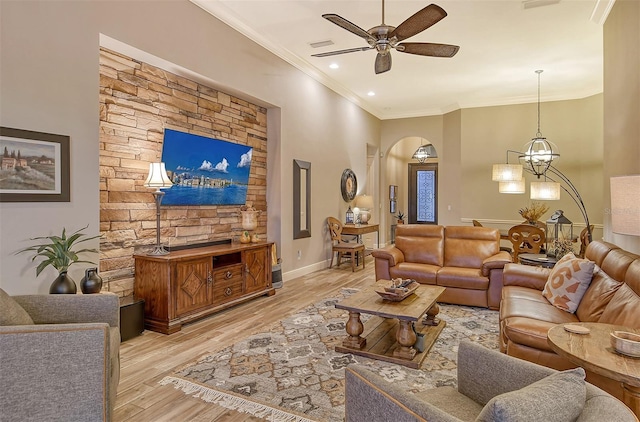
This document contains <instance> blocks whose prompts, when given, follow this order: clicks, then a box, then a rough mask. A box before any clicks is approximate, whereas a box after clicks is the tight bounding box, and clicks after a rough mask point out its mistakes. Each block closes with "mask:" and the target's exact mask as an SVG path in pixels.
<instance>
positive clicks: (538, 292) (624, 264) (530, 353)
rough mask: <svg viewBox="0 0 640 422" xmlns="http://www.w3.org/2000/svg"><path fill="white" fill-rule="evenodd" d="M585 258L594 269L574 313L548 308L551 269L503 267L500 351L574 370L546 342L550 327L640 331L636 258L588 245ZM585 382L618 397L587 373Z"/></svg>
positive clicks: (616, 389)
mask: <svg viewBox="0 0 640 422" xmlns="http://www.w3.org/2000/svg"><path fill="white" fill-rule="evenodd" d="M585 257H586V258H587V259H589V260H590V261H593V262H595V264H596V268H595V270H594V275H593V278H592V280H591V284H590V285H589V287H588V288H587V290H586V292H585V294H584V296H583V297H582V300H581V301H580V303H579V305H578V308H577V310H576V312H575V313H569V312H566V311H564V310H561V309H558V308H556V307H555V306H553V305H552V304H551V303H550V302H549V301H548V300H547V299H546V298H545V297H544V296H543V294H542V290H543V289H544V286H545V283H546V282H547V279H548V277H549V274H550V273H551V269H547V268H540V267H534V266H528V265H520V264H508V265H506V266H505V268H504V273H503V282H504V287H503V289H502V302H501V306H500V317H499V321H500V350H501V351H502V352H504V353H506V354H508V355H511V356H515V357H518V358H521V359H526V360H528V361H530V362H534V363H537V364H540V365H544V366H548V367H550V368H554V369H558V370H564V369H569V368H574V367H575V366H576V365H575V364H572V363H571V362H570V361H569V360H567V359H566V358H563V357H561V356H559V355H557V354H556V353H555V352H554V351H553V350H551V347H550V346H549V345H548V343H547V332H548V331H549V329H550V328H552V327H554V326H555V325H556V324H565V323H575V322H579V321H580V322H600V323H608V324H617V325H623V326H627V327H632V328H640V296H639V295H640V256H638V255H635V254H633V253H631V252H628V251H625V250H623V249H621V248H619V247H617V246H616V245H613V244H611V243H608V242H603V241H594V242H591V243H590V244H589V246H587V249H586V252H585ZM587 381H589V382H591V383H592V384H595V385H597V386H599V387H600V388H602V389H603V390H606V391H608V392H609V393H611V394H613V395H614V396H616V397H618V398H622V388H621V385H620V383H616V382H614V381H612V380H610V379H607V378H604V377H602V376H599V375H597V374H594V373H591V372H589V371H587Z"/></svg>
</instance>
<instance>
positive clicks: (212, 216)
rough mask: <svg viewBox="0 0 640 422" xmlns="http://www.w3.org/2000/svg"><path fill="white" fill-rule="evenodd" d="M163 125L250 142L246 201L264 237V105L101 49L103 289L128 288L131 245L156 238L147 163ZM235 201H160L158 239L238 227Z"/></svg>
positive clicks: (220, 235)
mask: <svg viewBox="0 0 640 422" xmlns="http://www.w3.org/2000/svg"><path fill="white" fill-rule="evenodd" d="M164 129H174V130H178V131H181V132H188V133H192V134H196V135H201V136H206V137H209V138H216V139H222V140H225V141H229V142H234V143H238V144H243V145H249V146H251V147H252V148H253V155H252V164H251V174H250V176H249V187H248V192H247V202H252V203H253V206H254V207H255V208H256V209H258V210H260V211H261V214H260V217H259V219H258V228H257V229H256V230H255V231H254V232H256V233H258V234H259V235H260V237H262V238H263V239H264V238H266V219H267V212H266V211H267V200H266V191H267V188H266V186H267V110H266V109H265V108H263V107H260V106H257V105H255V104H251V103H249V102H247V101H244V100H241V99H239V98H235V97H233V96H231V95H228V94H225V93H223V92H220V91H217V90H215V89H212V88H210V87H207V86H205V85H202V84H199V83H197V82H194V81H191V80H189V79H185V78H184V77H180V76H177V75H175V74H172V73H169V72H167V71H164V70H162V69H160V68H157V67H154V66H151V65H149V64H147V63H143V62H140V61H137V60H134V59H132V58H130V57H126V56H124V55H122V54H119V53H115V52H113V51H110V50H107V49H100V231H101V233H102V235H103V236H102V239H101V242H100V273H101V276H102V278H103V280H104V281H105V287H104V288H105V289H107V290H110V291H112V292H115V293H118V294H119V295H121V296H127V295H130V294H132V293H133V283H134V259H133V255H134V253H145V252H146V251H147V250H149V249H151V245H155V243H156V207H155V200H154V197H153V195H152V194H151V192H152V189H149V188H145V187H144V186H143V183H144V180H145V179H146V177H147V173H148V171H149V163H151V162H157V161H159V160H160V157H161V155H162V141H163V133H164ZM241 221H242V219H241V215H240V206H239V205H234V206H170V207H169V206H162V208H161V216H160V224H161V241H162V243H163V244H165V245H167V244H168V245H171V246H175V245H184V244H193V243H202V242H207V241H212V240H220V239H229V238H231V239H234V240H237V238H238V237H239V235H240V232H241V230H242V228H241Z"/></svg>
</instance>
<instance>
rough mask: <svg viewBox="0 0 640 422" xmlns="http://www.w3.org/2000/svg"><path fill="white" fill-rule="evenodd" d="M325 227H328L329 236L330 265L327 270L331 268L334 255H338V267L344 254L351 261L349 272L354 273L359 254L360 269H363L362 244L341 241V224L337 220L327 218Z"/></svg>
mask: <svg viewBox="0 0 640 422" xmlns="http://www.w3.org/2000/svg"><path fill="white" fill-rule="evenodd" d="M327 225H328V226H329V234H330V235H331V263H330V264H329V268H331V267H333V256H334V255H335V254H338V263H337V266H338V267H339V266H340V264H341V263H342V258H343V257H344V255H345V254H346V255H349V257H350V259H351V271H355V270H356V263H357V261H358V254H361V256H362V269H364V243H359V242H346V241H344V240H343V239H342V223H341V222H340V220H338V219H337V218H334V217H327Z"/></svg>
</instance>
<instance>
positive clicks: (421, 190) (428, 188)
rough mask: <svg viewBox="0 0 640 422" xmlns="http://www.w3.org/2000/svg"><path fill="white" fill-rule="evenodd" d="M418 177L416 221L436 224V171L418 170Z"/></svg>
mask: <svg viewBox="0 0 640 422" xmlns="http://www.w3.org/2000/svg"><path fill="white" fill-rule="evenodd" d="M416 176H417V181H416V187H417V192H416V193H417V197H416V211H417V214H416V220H417V221H418V222H419V223H434V222H435V221H436V213H435V180H436V178H435V171H433V170H418V172H417V175H416Z"/></svg>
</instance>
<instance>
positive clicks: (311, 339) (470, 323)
mask: <svg viewBox="0 0 640 422" xmlns="http://www.w3.org/2000/svg"><path fill="white" fill-rule="evenodd" d="M356 291H357V290H350V289H343V290H342V292H341V294H340V295H338V296H336V297H331V298H327V299H324V300H322V301H320V302H318V303H316V304H314V305H312V306H309V307H308V308H305V309H303V310H301V311H299V312H298V313H296V314H294V315H292V316H290V317H288V318H286V319H284V320H283V321H281V322H279V323H277V324H275V325H273V326H272V327H270V328H269V329H267V330H266V331H265V332H262V333H258V334H255V335H252V336H250V337H247V338H246V339H244V340H241V341H239V342H237V343H236V344H234V345H233V346H230V347H227V348H225V349H223V350H220V351H219V352H217V353H214V354H212V355H208V356H205V357H203V358H201V359H199V360H198V361H197V362H192V363H189V364H187V365H185V366H183V367H181V368H179V369H177V370H176V371H175V373H174V374H173V376H169V377H165V378H164V379H162V381H160V382H161V383H162V384H165V385H166V384H172V385H173V386H174V387H175V388H178V389H181V390H182V391H183V392H184V393H185V394H190V395H193V396H194V397H199V398H201V399H202V400H205V401H207V402H211V403H215V404H217V405H220V406H223V407H225V408H228V409H233V410H237V411H240V412H245V413H249V414H251V415H254V416H257V417H261V418H264V419H265V420H269V421H286V422H290V421H301V422H303V421H343V420H344V368H345V367H346V366H347V365H350V364H354V363H358V364H361V365H365V366H367V367H368V368H369V369H370V370H372V371H374V372H376V373H378V374H379V375H380V376H382V377H383V378H385V379H386V380H388V381H389V382H393V383H394V384H397V385H398V384H399V385H402V386H404V388H405V389H406V390H408V391H414V392H417V391H423V390H426V389H430V388H434V387H438V386H443V385H448V386H455V385H456V355H457V351H458V344H459V343H460V341H461V340H463V339H470V340H472V341H474V342H477V343H480V344H483V345H484V346H486V347H488V348H491V349H498V312H497V311H490V310H488V309H482V308H471V307H466V306H455V305H440V314H439V315H438V316H439V317H440V318H441V319H443V320H445V321H446V322H447V325H446V327H445V329H444V330H443V331H442V333H441V334H440V337H439V338H438V340H437V342H436V343H435V344H434V345H433V347H432V348H431V351H430V352H429V354H428V356H427V358H426V359H425V361H424V362H423V364H422V368H421V369H419V370H415V369H410V368H406V367H404V366H399V365H395V364H392V363H387V362H382V361H378V360H372V359H368V358H364V357H360V356H355V355H350V354H349V355H345V354H341V353H336V352H335V351H334V347H335V346H336V345H337V344H341V342H342V340H343V338H344V336H345V335H346V332H345V322H346V321H347V316H348V313H347V312H346V311H344V310H340V309H336V308H335V307H334V304H335V303H336V302H338V301H340V300H342V299H343V298H345V297H348V296H349V295H351V294H353V293H354V292H356ZM362 317H363V318H362V319H363V320H364V319H365V317H366V316H365V315H364V314H363V315H362Z"/></svg>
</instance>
